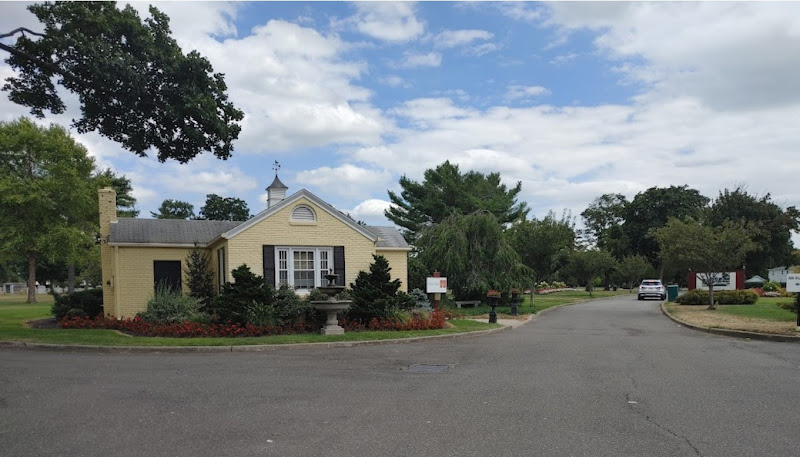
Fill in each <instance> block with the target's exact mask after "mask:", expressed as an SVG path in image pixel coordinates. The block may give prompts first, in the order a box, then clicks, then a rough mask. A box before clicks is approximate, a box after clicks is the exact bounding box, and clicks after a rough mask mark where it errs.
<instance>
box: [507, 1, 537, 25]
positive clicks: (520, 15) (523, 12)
mask: <svg viewBox="0 0 800 457" xmlns="http://www.w3.org/2000/svg"><path fill="white" fill-rule="evenodd" d="M496 5H497V7H498V8H499V9H500V12H501V13H502V14H503V15H504V16H507V17H510V18H512V19H514V20H517V21H524V22H538V21H539V20H541V19H542V17H543V15H542V12H541V10H540V9H539V8H535V7H531V6H529V5H528V4H527V3H526V2H500V3H497V4H496Z"/></svg>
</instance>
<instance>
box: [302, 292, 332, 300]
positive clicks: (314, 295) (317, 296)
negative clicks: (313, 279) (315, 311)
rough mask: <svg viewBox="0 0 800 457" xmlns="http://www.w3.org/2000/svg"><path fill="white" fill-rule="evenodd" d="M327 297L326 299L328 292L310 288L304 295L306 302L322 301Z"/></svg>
mask: <svg viewBox="0 0 800 457" xmlns="http://www.w3.org/2000/svg"><path fill="white" fill-rule="evenodd" d="M327 299H328V294H326V293H324V292H322V291H321V290H319V289H311V291H309V292H308V295H306V301H308V302H312V301H323V300H327Z"/></svg>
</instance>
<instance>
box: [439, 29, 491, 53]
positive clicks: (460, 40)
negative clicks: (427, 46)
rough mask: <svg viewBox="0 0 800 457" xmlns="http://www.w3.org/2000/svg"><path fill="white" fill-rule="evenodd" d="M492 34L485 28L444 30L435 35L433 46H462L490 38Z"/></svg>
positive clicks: (441, 47)
mask: <svg viewBox="0 0 800 457" xmlns="http://www.w3.org/2000/svg"><path fill="white" fill-rule="evenodd" d="M493 37H494V34H492V33H490V32H487V31H486V30H445V31H444V32H442V33H440V34H438V35H436V38H435V42H434V46H436V47H437V48H440V49H449V48H455V47H457V46H464V45H466V44H469V43H472V42H474V41H478V40H484V41H485V40H491V39H492V38H493Z"/></svg>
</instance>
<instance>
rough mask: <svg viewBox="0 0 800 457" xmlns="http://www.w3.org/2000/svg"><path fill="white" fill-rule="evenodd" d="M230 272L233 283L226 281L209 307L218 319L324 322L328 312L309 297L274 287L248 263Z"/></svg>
mask: <svg viewBox="0 0 800 457" xmlns="http://www.w3.org/2000/svg"><path fill="white" fill-rule="evenodd" d="M231 274H232V276H233V280H234V282H232V283H228V284H225V285H224V286H223V287H222V292H221V293H220V294H219V296H217V297H215V298H214V299H213V300H211V305H210V306H209V310H210V311H211V313H213V315H214V317H215V320H216V321H217V322H220V323H224V322H233V323H237V324H241V325H245V324H253V325H265V326H267V325H272V326H284V325H291V324H294V323H304V322H305V323H317V322H320V319H322V321H323V322H324V318H325V315H324V314H325V313H321V312H318V311H317V310H316V309H314V308H313V307H312V306H311V301H310V300H308V299H306V300H304V299H302V298H300V297H298V296H297V294H295V293H294V291H293V290H292V289H290V288H289V287H287V286H282V287H281V288H279V289H278V290H275V289H274V288H273V287H272V286H271V285H269V284H267V283H266V282H265V281H264V278H262V277H261V276H259V275H256V274H254V273H253V272H251V271H250V268H249V267H248V266H247V265H241V266H239V267H238V268H236V269H235V270H233V271H232V272H231ZM319 293H320V292H319V291H318V290H317V291H316V292H314V291H312V292H311V294H309V296H314V297H318V296H319V295H318V294H319ZM323 295H324V294H323ZM320 325H321V323H320Z"/></svg>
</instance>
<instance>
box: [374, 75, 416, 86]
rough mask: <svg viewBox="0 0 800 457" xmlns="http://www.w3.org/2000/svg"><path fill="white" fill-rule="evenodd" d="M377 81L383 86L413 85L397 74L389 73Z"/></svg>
mask: <svg viewBox="0 0 800 457" xmlns="http://www.w3.org/2000/svg"><path fill="white" fill-rule="evenodd" d="M378 81H379V82H380V83H381V84H383V85H384V86H389V87H402V88H404V89H408V88H410V87H412V86H413V85H412V84H411V83H410V82H408V81H406V80H405V79H403V78H402V77H400V76H397V75H389V76H386V77H384V78H380V79H378Z"/></svg>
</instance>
